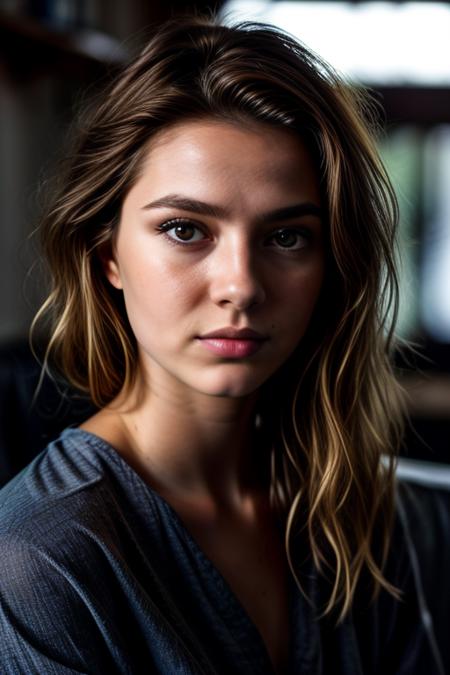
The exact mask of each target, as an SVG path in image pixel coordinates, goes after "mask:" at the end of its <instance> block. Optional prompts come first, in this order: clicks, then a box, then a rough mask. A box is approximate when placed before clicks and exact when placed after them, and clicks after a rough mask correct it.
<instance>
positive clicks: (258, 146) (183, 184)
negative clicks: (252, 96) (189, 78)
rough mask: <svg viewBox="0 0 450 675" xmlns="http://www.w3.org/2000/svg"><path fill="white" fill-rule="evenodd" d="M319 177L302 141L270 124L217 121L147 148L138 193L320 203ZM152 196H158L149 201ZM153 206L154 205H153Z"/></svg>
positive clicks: (193, 124)
mask: <svg viewBox="0 0 450 675" xmlns="http://www.w3.org/2000/svg"><path fill="white" fill-rule="evenodd" d="M318 182H319V181H318V175H317V171H316V169H315V166H314V162H313V160H312V157H311V155H310V152H309V150H308V148H307V147H306V144H305V143H304V141H303V140H302V138H301V137H300V136H299V135H298V134H296V133H295V132H294V131H291V130H289V129H286V128H280V127H274V126H271V125H269V124H267V123H261V122H254V123H250V124H245V125H244V124H241V123H234V122H225V121H220V120H215V119H209V118H207V119H202V120H191V121H185V122H182V123H177V124H174V125H172V126H170V127H168V128H165V129H163V130H161V131H159V132H158V133H156V134H155V135H154V136H153V137H152V139H151V140H150V141H149V143H148V144H147V146H146V148H145V151H144V155H143V160H142V164H141V169H140V173H139V176H138V179H137V181H136V183H135V185H134V187H133V188H132V192H133V193H136V192H137V191H139V190H141V191H142V198H144V192H145V193H146V195H147V196H149V197H150V196H152V195H154V194H155V193H158V192H162V191H164V192H166V193H167V192H171V193H172V192H179V191H181V192H186V191H187V192H189V193H190V196H193V197H197V198H207V197H208V193H210V192H214V195H215V197H216V198H217V199H219V200H220V199H223V200H230V199H236V200H238V201H239V200H241V201H242V199H244V198H245V199H247V200H248V199H249V198H250V195H251V194H253V195H254V196H255V199H259V200H261V199H263V200H266V199H267V200H268V201H270V200H271V199H275V200H278V199H285V200H287V201H289V200H290V199H294V198H295V197H296V196H301V195H299V193H303V192H304V193H307V196H308V198H309V199H310V200H311V199H313V200H315V201H319V200H320V196H319V187H318ZM149 192H151V193H152V194H151V195H149ZM147 201H148V200H147Z"/></svg>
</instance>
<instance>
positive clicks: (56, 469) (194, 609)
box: [0, 429, 434, 675]
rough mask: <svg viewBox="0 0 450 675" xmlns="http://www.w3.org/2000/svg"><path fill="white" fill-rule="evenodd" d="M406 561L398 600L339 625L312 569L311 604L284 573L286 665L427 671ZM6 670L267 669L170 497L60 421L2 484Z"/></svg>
mask: <svg viewBox="0 0 450 675" xmlns="http://www.w3.org/2000/svg"><path fill="white" fill-rule="evenodd" d="M404 564H405V561H404V559H403V557H402V555H401V554H400V555H396V556H395V560H394V565H393V568H392V569H393V570H394V573H395V580H397V582H398V583H399V584H400V585H401V586H402V587H404V588H405V593H406V595H405V601H404V602H403V603H402V605H401V606H400V605H399V603H397V602H396V601H394V600H393V599H392V598H390V597H388V596H386V595H382V596H380V598H381V600H380V601H379V602H378V603H377V604H376V605H375V606H373V607H372V608H371V609H370V610H367V608H366V607H365V606H363V609H362V611H361V612H360V613H359V614H358V617H357V619H353V620H352V619H351V618H350V617H349V618H348V619H347V620H346V621H345V622H344V623H343V624H342V625H341V626H339V627H338V628H335V627H334V626H333V627H327V626H326V625H325V624H324V622H323V621H318V620H317V619H315V612H314V609H313V604H314V598H319V597H320V589H319V588H318V585H317V584H318V582H317V578H316V575H314V574H313V573H311V575H310V576H309V577H307V578H308V580H309V581H308V584H309V588H308V589H307V590H308V595H309V597H310V599H312V601H313V604H310V603H309V602H307V601H306V600H305V599H304V598H303V596H302V594H301V593H300V592H299V591H298V589H297V587H296V586H295V584H294V583H293V582H292V583H291V615H290V619H291V636H290V645H291V651H290V664H289V671H288V672H289V673H292V674H294V673H296V674H297V673H298V674H302V675H303V674H304V675H320V674H321V673H323V674H327V675H328V674H329V675H338V674H339V673H342V674H343V675H358V674H360V673H361V674H362V673H377V672H379V673H383V675H386V674H388V673H396V674H397V675H402V674H404V675H406V673H408V675H410V674H412V673H414V674H417V675H419V674H420V673H424V672H427V675H432V674H433V672H434V671H433V670H432V668H431V669H430V668H428V669H427V670H426V671H424V670H421V669H420V668H422V667H423V665H424V664H427V665H429V661H428V655H427V646H426V644H425V642H424V640H423V629H422V627H421V625H420V621H419V620H418V611H417V607H416V603H415V599H414V595H413V593H411V592H410V591H409V590H408V584H409V579H410V577H409V573H408V574H407V573H405V569H406V568H405V567H404ZM403 582H404V583H403ZM363 605H364V603H363ZM389 659H391V664H390V663H389ZM402 664H405V668H406V666H407V667H408V669H405V668H404V667H403V665H402ZM0 672H1V673H2V675H53V674H55V675H56V674H61V675H64V674H66V673H67V674H69V673H70V674H74V673H85V674H89V675H100V674H102V675H103V674H104V675H114V674H120V675H125V674H130V675H140V674H142V675H144V673H145V674H148V673H161V674H162V675H200V674H203V675H269V674H272V673H273V669H272V667H271V663H270V660H269V657H268V654H267V651H266V648H265V645H264V643H263V640H262V638H261V636H260V634H259V632H258V630H257V629H256V627H255V626H254V624H253V623H252V621H251V620H250V618H249V616H248V614H247V613H246V612H245V610H244V608H243V607H242V605H241V604H240V603H239V601H238V599H237V598H236V596H235V595H234V594H233V592H232V591H231V589H230V588H229V586H228V585H227V583H226V581H225V580H224V578H223V577H222V575H221V574H220V573H219V571H218V570H217V569H216V568H215V567H214V565H213V564H212V563H211V561H210V560H209V559H208V558H207V557H206V555H205V554H204V553H203V552H202V551H201V549H200V548H199V546H198V545H197V544H196V542H195V541H194V540H193V538H192V537H191V536H190V534H189V532H188V531H187V530H186V528H185V527H184V525H183V523H182V522H181V520H180V519H179V518H178V516H177V514H176V513H175V511H174V510H173V509H172V508H171V507H170V506H169V504H168V503H167V502H166V501H164V499H162V497H160V496H159V495H158V494H157V493H155V492H154V491H153V490H152V489H151V488H150V487H149V486H148V485H147V484H146V483H145V482H144V481H143V480H142V479H141V478H140V477H139V476H138V474H137V473H136V472H135V471H134V470H133V469H132V468H131V467H130V466H129V465H128V464H127V463H126V462H125V461H124V460H123V459H122V457H121V456H120V455H119V454H118V453H117V452H116V451H115V450H114V449H113V448H112V447H110V446H109V445H108V444H107V443H106V442H104V441H103V440H101V439H100V438H98V437H96V436H94V435H92V434H89V433H87V432H84V431H82V430H79V429H67V430H66V431H65V432H63V434H62V435H61V437H60V438H59V439H58V440H56V441H55V442H53V443H51V444H50V445H49V447H48V448H47V450H45V451H44V452H43V453H41V454H40V455H39V456H38V457H37V458H36V459H35V460H34V461H33V462H32V464H30V465H29V466H28V467H27V468H26V469H25V470H24V471H23V472H22V473H21V474H19V475H18V476H16V478H14V479H13V480H12V481H11V482H10V483H9V484H8V485H7V486H5V487H4V488H3V490H1V491H0Z"/></svg>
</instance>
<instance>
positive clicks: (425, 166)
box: [0, 0, 450, 480]
mask: <svg viewBox="0 0 450 675" xmlns="http://www.w3.org/2000/svg"><path fill="white" fill-rule="evenodd" d="M222 4H223V3H222V0H216V1H215V2H214V1H210V0H199V1H194V0H192V1H191V2H186V1H185V0H171V1H170V2H163V0H152V1H148V2H146V1H144V0H127V1H126V2H125V1H121V0H91V1H89V0H84V1H82V0H65V1H61V0H0V214H1V217H0V425H1V424H3V422H4V420H5V419H6V420H7V422H8V423H9V430H8V431H7V432H4V433H3V442H4V443H10V444H14V443H16V444H17V443H18V441H17V438H18V436H20V434H22V437H23V438H22V441H21V443H22V445H21V447H22V450H21V452H22V455H20V453H19V455H20V456H19V455H17V457H16V458H15V459H14V460H13V464H12V465H11V466H10V467H9V468H8V469H7V471H9V472H10V473H11V472H13V471H14V470H16V469H17V468H20V466H21V465H23V464H24V463H25V462H26V461H27V460H28V459H29V458H30V456H31V455H32V454H33V453H34V452H35V450H36V448H35V446H34V445H33V443H32V442H31V441H30V439H34V441H36V439H38V441H36V443H38V444H39V443H40V444H42V443H44V441H47V440H48V439H49V438H51V436H52V435H54V434H55V433H57V431H59V429H60V428H62V427H63V426H65V424H66V423H67V422H68V421H71V419H72V418H70V414H71V413H69V412H68V410H67V406H66V404H67V401H65V402H64V405H63V406H62V407H61V402H60V401H59V394H58V392H57V391H56V390H55V388H54V387H52V385H50V384H49V383H47V384H46V386H47V387H49V389H48V391H47V393H45V391H44V394H45V396H47V397H48V399H46V402H45V404H42V405H43V407H44V409H45V411H44V412H45V415H44V416H45V424H46V431H45V433H44V435H43V432H42V429H41V428H39V429H38V428H37V427H36V426H35V419H34V417H33V415H32V414H31V413H29V411H28V410H27V409H26V408H24V407H23V404H21V405H19V403H18V402H19V400H22V399H23V400H25V399H26V398H27V397H28V398H30V400H31V397H32V392H33V389H34V387H35V383H36V377H37V373H38V370H37V367H36V366H32V365H30V364H32V361H29V360H28V359H29V354H28V350H27V347H26V340H27V334H28V330H29V325H30V321H31V319H32V316H33V315H34V313H35V311H36V308H37V307H38V306H39V303H40V301H41V300H42V298H43V294H44V287H45V283H44V280H43V279H42V278H41V276H40V273H39V269H38V267H37V266H36V261H37V259H38V254H37V251H36V247H35V244H34V243H33V240H32V238H31V239H30V235H31V234H32V232H33V230H34V228H35V226H36V223H37V220H38V217H39V212H40V208H41V206H40V204H41V197H40V193H41V192H42V193H45V180H46V176H48V175H51V174H52V171H54V170H55V166H56V163H57V160H58V157H59V156H60V155H61V153H62V152H63V149H64V147H65V143H66V140H65V139H66V138H67V134H68V131H69V129H70V123H71V121H72V120H73V118H74V116H75V115H76V111H77V110H78V109H79V107H80V106H81V105H82V102H83V100H85V99H86V98H89V96H90V95H91V94H92V93H95V91H96V89H97V88H98V86H99V85H102V84H103V83H104V82H105V80H107V79H108V78H110V77H111V76H112V75H113V74H114V72H115V69H116V68H117V66H118V65H119V64H121V63H122V62H124V61H125V60H126V59H127V58H128V56H130V55H132V54H133V53H134V52H135V51H136V50H138V49H139V47H140V45H142V44H143V43H144V42H145V40H146V38H147V37H148V36H149V35H151V34H152V32H153V31H155V30H157V26H158V23H160V22H162V21H163V20H165V19H166V18H168V17H170V16H177V15H179V14H183V13H186V12H190V11H195V12H197V13H202V12H205V13H210V12H211V11H217V10H220V8H221V7H222ZM448 57H449V61H450V47H449V54H448ZM375 95H376V96H377V98H378V99H379V101H380V103H381V105H382V107H383V109H384V115H385V118H386V128H387V136H386V138H385V139H384V140H383V142H382V148H381V150H382V153H383V155H384V156H385V159H386V161H387V164H388V167H390V168H392V170H393V173H394V174H396V175H393V180H394V183H396V180H397V179H398V180H400V183H401V185H400V188H401V190H400V191H401V193H402V195H403V197H404V195H405V193H406V199H401V200H400V205H401V207H402V209H403V214H404V213H405V211H407V210H409V212H408V214H407V215H408V228H409V229H408V232H407V233H406V235H405V236H407V238H408V241H409V242H413V244H412V245H411V246H410V252H409V253H408V260H409V263H408V265H410V276H411V278H410V279H409V280H407V281H406V282H405V283H406V286H408V284H412V288H413V291H412V293H410V294H409V296H408V294H406V296H405V298H406V299H404V301H403V302H404V303H406V304H405V307H406V310H405V307H404V310H405V311H404V312H403V314H404V315H405V317H406V318H405V319H404V322H406V324H407V325H406V324H405V325H406V328H405V329H404V331H405V335H406V338H407V339H409V340H413V341H414V344H415V347H416V352H415V353H414V354H413V353H411V352H409V351H407V352H406V353H405V352H402V353H400V352H399V353H398V354H397V357H396V362H397V366H398V369H399V377H400V378H401V380H402V382H403V384H404V385H405V387H406V388H407V389H408V391H409V394H410V413H411V426H410V427H409V430H408V433H407V437H406V440H405V447H404V454H405V455H407V456H409V457H412V458H422V459H427V460H429V461H440V462H445V463H450V337H449V338H448V339H447V338H446V337H445V335H444V337H442V335H437V334H435V333H433V332H432V331H431V332H430V330H428V329H427V326H426V325H424V323H423V322H422V321H421V319H420V312H419V314H418V313H417V311H416V305H417V298H418V297H419V296H420V288H421V284H422V281H423V272H422V268H421V262H422V259H423V257H424V252H425V250H426V248H425V247H426V245H427V242H429V239H430V237H429V222H428V221H429V217H430V216H429V214H430V208H431V211H432V206H433V205H432V204H431V207H430V198H429V197H427V195H426V194H425V190H424V188H423V186H424V185H425V184H426V182H427V181H424V180H423V178H424V173H425V172H426V171H428V170H429V167H430V165H431V166H433V154H432V153H431V159H430V150H429V147H430V143H429V139H430V138H434V136H433V134H436V133H437V132H439V130H442V129H447V131H448V129H449V128H450V127H449V125H450V88H449V87H445V86H444V87H442V86H441V87H437V86H414V85H408V86H393V85H390V86H379V87H377V88H376V90H375ZM405 139H406V140H405ZM435 145H436V143H435ZM428 182H430V181H428ZM408 191H409V192H410V194H409V193H408ZM446 227H448V229H450V223H446ZM427 228H428V229H427ZM449 286H450V284H449ZM444 292H445V293H448V294H450V287H449V288H446V289H444ZM30 369H31V370H30ZM44 394H42V396H44ZM41 398H42V397H41ZM48 401H50V403H48ZM42 405H41V407H42ZM64 406H66V407H64ZM77 406H78V407H77ZM87 409H88V404H86V403H85V402H83V401H81V402H77V404H76V410H77V413H76V414H77V415H79V416H80V417H83V415H85V414H86V410H87ZM2 420H3V422H2ZM34 441H33V442H34ZM1 443H2V430H1V429H0V445H1ZM27 444H28V445H27ZM25 447H26V448H28V449H27V450H23V448H25ZM36 447H37V446H36ZM0 474H1V471H0ZM0 480H1V475H0Z"/></svg>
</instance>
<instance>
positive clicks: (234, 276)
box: [210, 235, 266, 311]
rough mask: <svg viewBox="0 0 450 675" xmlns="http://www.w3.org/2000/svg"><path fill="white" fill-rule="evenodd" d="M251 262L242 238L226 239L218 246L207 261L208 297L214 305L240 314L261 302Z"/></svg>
mask: <svg viewBox="0 0 450 675" xmlns="http://www.w3.org/2000/svg"><path fill="white" fill-rule="evenodd" d="M254 258H255V256H254V255H252V251H251V246H250V243H249V242H248V241H247V240H246V238H245V237H240V236H235V237H233V236H231V235H230V237H229V241H227V242H223V243H222V244H220V245H219V246H218V248H217V250H216V255H215V256H214V259H213V260H212V261H211V265H212V269H211V274H212V280H211V285H210V295H211V299H212V301H213V302H214V303H215V304H217V305H220V306H226V305H230V306H231V307H233V308H234V309H237V310H240V311H243V310H246V309H249V308H250V307H253V306H254V305H259V304H261V303H263V302H264V300H265V298H266V294H265V290H264V286H263V283H262V279H261V274H260V273H259V274H258V270H257V269H256V267H257V265H256V261H255V259H254Z"/></svg>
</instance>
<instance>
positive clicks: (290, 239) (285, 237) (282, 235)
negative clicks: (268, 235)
mask: <svg viewBox="0 0 450 675" xmlns="http://www.w3.org/2000/svg"><path fill="white" fill-rule="evenodd" d="M295 238H296V234H295V232H279V233H278V234H277V239H278V243H279V244H281V246H285V247H288V246H293V245H294V244H295V240H296V239H295Z"/></svg>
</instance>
